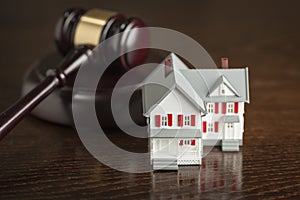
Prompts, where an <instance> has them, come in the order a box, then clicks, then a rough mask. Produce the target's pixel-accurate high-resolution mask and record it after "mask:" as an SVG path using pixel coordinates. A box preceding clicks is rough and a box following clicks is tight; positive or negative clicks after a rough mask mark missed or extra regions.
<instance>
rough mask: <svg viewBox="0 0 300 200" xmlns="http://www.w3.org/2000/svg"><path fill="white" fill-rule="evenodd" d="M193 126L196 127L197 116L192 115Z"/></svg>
mask: <svg viewBox="0 0 300 200" xmlns="http://www.w3.org/2000/svg"><path fill="white" fill-rule="evenodd" d="M191 126H196V115H191Z"/></svg>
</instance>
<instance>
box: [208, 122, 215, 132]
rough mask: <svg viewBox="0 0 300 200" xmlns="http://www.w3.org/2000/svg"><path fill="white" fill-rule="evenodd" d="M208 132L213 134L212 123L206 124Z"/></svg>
mask: <svg viewBox="0 0 300 200" xmlns="http://www.w3.org/2000/svg"><path fill="white" fill-rule="evenodd" d="M207 128H208V132H213V131H214V124H213V123H208V127H207Z"/></svg>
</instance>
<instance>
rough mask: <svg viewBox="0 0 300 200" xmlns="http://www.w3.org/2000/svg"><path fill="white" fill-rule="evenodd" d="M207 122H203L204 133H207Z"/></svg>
mask: <svg viewBox="0 0 300 200" xmlns="http://www.w3.org/2000/svg"><path fill="white" fill-rule="evenodd" d="M206 125H207V122H202V130H203V133H206V131H207V126H206Z"/></svg>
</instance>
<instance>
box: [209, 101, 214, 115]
mask: <svg viewBox="0 0 300 200" xmlns="http://www.w3.org/2000/svg"><path fill="white" fill-rule="evenodd" d="M207 112H208V113H214V104H213V103H207Z"/></svg>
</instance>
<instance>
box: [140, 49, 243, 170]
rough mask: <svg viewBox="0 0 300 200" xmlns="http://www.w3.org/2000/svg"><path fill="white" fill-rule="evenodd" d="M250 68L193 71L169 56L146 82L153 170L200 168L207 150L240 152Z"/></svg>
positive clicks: (145, 105) (172, 55)
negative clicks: (209, 147)
mask: <svg viewBox="0 0 300 200" xmlns="http://www.w3.org/2000/svg"><path fill="white" fill-rule="evenodd" d="M244 103H249V84H248V69H247V68H245V69H189V68H188V67H187V66H186V65H185V64H184V63H183V62H182V61H181V60H180V59H179V58H178V57H177V56H176V55H175V54H170V55H169V56H168V57H167V58H166V59H165V60H164V61H163V62H162V63H161V64H160V65H159V66H158V67H157V68H155V69H154V70H153V71H152V73H150V74H149V76H148V77H147V79H146V80H145V81H144V87H143V109H144V116H145V117H147V119H148V120H147V121H148V128H149V130H148V131H149V137H150V151H151V163H152V165H153V169H154V170H156V169H177V167H178V165H200V164H201V159H202V152H203V144H204V145H222V150H223V151H238V150H239V145H242V137H243V126H244V119H243V113H244Z"/></svg>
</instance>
